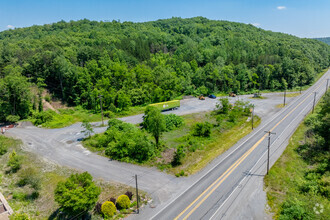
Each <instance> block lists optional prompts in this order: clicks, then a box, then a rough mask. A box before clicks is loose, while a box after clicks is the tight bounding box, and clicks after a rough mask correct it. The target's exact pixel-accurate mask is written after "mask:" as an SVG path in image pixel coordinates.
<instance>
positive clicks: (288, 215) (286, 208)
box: [279, 201, 308, 220]
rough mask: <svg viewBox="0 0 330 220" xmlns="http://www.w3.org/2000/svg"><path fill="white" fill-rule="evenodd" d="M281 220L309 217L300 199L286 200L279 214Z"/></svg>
mask: <svg viewBox="0 0 330 220" xmlns="http://www.w3.org/2000/svg"><path fill="white" fill-rule="evenodd" d="M279 219H280V220H291V219H308V214H307V213H306V211H305V209H304V207H303V206H302V205H301V204H299V202H298V201H295V202H293V201H285V202H284V203H283V205H282V210H281V212H280V216H279Z"/></svg>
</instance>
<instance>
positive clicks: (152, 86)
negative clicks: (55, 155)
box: [0, 17, 330, 121]
mask: <svg viewBox="0 0 330 220" xmlns="http://www.w3.org/2000/svg"><path fill="white" fill-rule="evenodd" d="M329 60H330V46H328V45H326V44H325V43H322V42H319V41H317V40H312V39H301V38H298V37H294V36H291V35H287V34H282V33H274V32H271V31H265V30H262V29H260V28H256V27H254V26H252V25H246V24H241V23H235V22H228V21H213V20H208V19H206V18H203V17H195V18H189V19H182V18H171V19H165V20H157V21H152V22H144V23H133V22H119V21H112V22H103V21H101V22H96V21H89V20H87V19H84V20H79V21H70V22H65V21H60V22H57V23H54V24H46V25H43V26H32V27H28V28H17V29H14V30H7V31H3V32H1V33H0V113H1V114H0V121H6V120H7V121H8V118H7V117H8V116H11V115H15V116H19V117H20V118H26V117H27V115H29V114H31V111H33V110H35V111H38V109H41V108H38V105H40V104H39V102H40V101H38V100H40V98H41V97H40V92H36V91H40V90H41V89H42V88H47V89H48V90H49V91H50V92H51V93H52V94H53V96H55V97H57V98H59V99H61V100H63V101H64V102H66V103H68V104H69V105H72V106H75V105H80V106H82V107H84V108H86V109H91V110H95V111H99V109H100V102H99V99H98V96H99V95H102V96H103V98H102V100H103V108H104V109H105V110H108V111H113V112H120V111H125V110H127V109H128V108H129V107H130V106H137V105H145V104H149V103H154V102H161V101H168V100H171V99H173V98H175V97H177V96H179V95H182V94H185V95H197V94H201V93H203V94H206V93H211V92H230V91H233V92H236V93H238V92H239V93H244V92H250V91H254V90H259V89H269V90H280V89H284V88H285V87H288V88H294V87H298V86H303V85H308V84H311V83H312V82H313V80H314V78H315V76H316V74H317V73H319V72H320V71H321V70H322V69H324V68H327V67H328V66H329ZM18 85H19V86H18ZM31 88H34V92H31ZM32 91H33V90H32ZM6 118H7V119H6Z"/></svg>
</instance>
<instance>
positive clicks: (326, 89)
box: [325, 79, 330, 92]
mask: <svg viewBox="0 0 330 220" xmlns="http://www.w3.org/2000/svg"><path fill="white" fill-rule="evenodd" d="M329 80H330V79H327V87H326V88H325V92H327V91H328V84H329Z"/></svg>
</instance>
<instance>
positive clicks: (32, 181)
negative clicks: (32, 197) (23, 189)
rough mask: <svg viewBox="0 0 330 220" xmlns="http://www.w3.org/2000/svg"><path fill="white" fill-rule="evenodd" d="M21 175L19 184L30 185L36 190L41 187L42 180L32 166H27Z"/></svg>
mask: <svg viewBox="0 0 330 220" xmlns="http://www.w3.org/2000/svg"><path fill="white" fill-rule="evenodd" d="M19 176H20V180H19V181H18V185H20V186H25V185H30V186H31V187H32V188H34V189H35V190H38V189H40V183H41V180H40V176H39V175H38V172H37V170H36V169H34V168H32V167H28V168H25V169H23V170H22V171H21V172H20V174H19Z"/></svg>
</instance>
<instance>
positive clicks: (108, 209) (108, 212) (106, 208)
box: [101, 201, 116, 217]
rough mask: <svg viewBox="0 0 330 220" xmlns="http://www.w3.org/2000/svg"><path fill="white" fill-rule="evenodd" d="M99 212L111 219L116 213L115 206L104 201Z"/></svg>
mask: <svg viewBox="0 0 330 220" xmlns="http://www.w3.org/2000/svg"><path fill="white" fill-rule="evenodd" d="M101 211H102V213H103V215H105V217H112V216H113V215H114V214H115V213H116V206H115V204H113V202H109V201H106V202H104V203H103V204H102V207H101Z"/></svg>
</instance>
